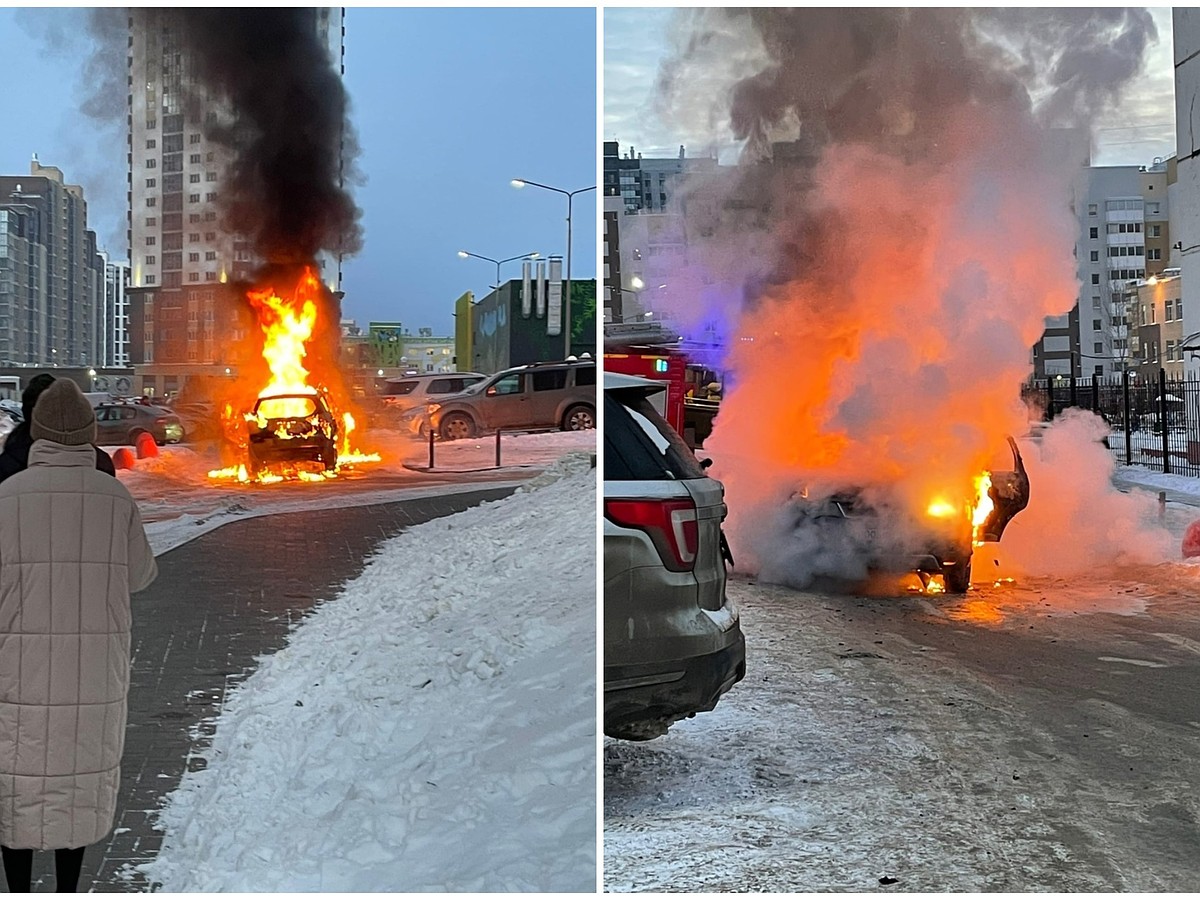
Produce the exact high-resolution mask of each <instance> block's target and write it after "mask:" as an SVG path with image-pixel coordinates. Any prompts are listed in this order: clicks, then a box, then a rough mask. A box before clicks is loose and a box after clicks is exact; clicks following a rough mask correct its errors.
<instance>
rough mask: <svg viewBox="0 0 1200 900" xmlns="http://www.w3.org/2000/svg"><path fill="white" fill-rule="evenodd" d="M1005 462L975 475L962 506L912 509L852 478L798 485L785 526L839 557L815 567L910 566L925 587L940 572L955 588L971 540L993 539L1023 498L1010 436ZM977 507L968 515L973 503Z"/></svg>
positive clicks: (843, 575)
mask: <svg viewBox="0 0 1200 900" xmlns="http://www.w3.org/2000/svg"><path fill="white" fill-rule="evenodd" d="M1008 445H1009V448H1010V449H1011V451H1012V457H1013V468H1012V470H1011V471H991V472H987V473H985V477H984V478H983V479H981V485H982V488H981V496H980V497H979V498H977V502H976V503H973V504H964V505H962V506H957V505H950V504H939V503H934V504H931V505H930V506H929V507H928V508H927V509H925V510H920V511H917V510H913V509H910V508H909V505H906V504H904V503H902V502H900V501H899V499H898V498H897V497H896V494H895V492H894V491H893V490H891V489H889V488H888V487H887V486H882V485H855V486H852V487H846V488H841V489H837V490H834V491H831V492H825V493H823V494H822V495H820V496H818V495H816V494H814V493H813V492H800V493H797V494H794V495H793V496H792V499H791V503H792V510H791V511H792V513H793V514H794V516H793V518H792V523H793V527H794V529H795V533H796V534H797V535H799V534H801V533H803V534H804V535H805V536H806V537H807V538H808V539H810V540H813V541H814V544H815V546H817V547H819V552H820V553H822V554H824V555H826V556H827V557H828V558H830V559H836V560H837V561H838V563H839V565H831V566H827V567H823V569H822V572H821V574H823V575H831V576H832V577H833V578H834V579H835V580H843V581H845V580H849V581H853V580H855V576H856V575H861V576H863V577H866V576H868V575H870V574H871V573H874V572H887V573H902V572H915V573H916V574H917V576H918V577H919V578H920V579H921V583H922V584H923V585H924V586H925V587H926V588H929V587H930V585H931V584H933V583H934V576H939V575H940V576H941V578H942V584H943V585H944V588H945V590H947V591H949V592H951V593H956V594H963V593H966V592H967V590H968V588H970V586H971V558H972V556H973V555H974V551H975V547H976V546H978V545H980V544H983V543H987V542H998V541H999V540H1000V538H1001V536H1002V535H1003V534H1004V529H1005V527H1006V526H1007V525H1008V523H1009V522H1010V521H1011V520H1012V518H1013V517H1014V516H1015V515H1016V514H1017V513H1019V512H1020V511H1021V510H1023V509H1024V508H1025V507H1026V506H1027V505H1028V503H1029V476H1028V475H1027V474H1026V472H1025V464H1024V462H1023V460H1022V459H1021V453H1020V451H1019V450H1018V449H1017V444H1016V442H1015V441H1014V440H1013V439H1012V438H1011V437H1010V438H1009V439H1008ZM977 510H978V511H980V515H978V516H977V517H975V518H974V520H973V518H972V514H973V513H974V512H975V511H977Z"/></svg>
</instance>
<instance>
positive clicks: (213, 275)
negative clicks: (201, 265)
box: [204, 272, 217, 281]
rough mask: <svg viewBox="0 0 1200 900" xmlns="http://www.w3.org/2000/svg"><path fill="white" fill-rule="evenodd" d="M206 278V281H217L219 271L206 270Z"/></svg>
mask: <svg viewBox="0 0 1200 900" xmlns="http://www.w3.org/2000/svg"><path fill="white" fill-rule="evenodd" d="M204 280H205V281H216V280H217V273H216V272H205V273H204Z"/></svg>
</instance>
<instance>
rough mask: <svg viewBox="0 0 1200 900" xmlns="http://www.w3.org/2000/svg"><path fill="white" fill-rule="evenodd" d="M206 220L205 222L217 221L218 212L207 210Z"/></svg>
mask: <svg viewBox="0 0 1200 900" xmlns="http://www.w3.org/2000/svg"><path fill="white" fill-rule="evenodd" d="M204 221H205V222H215V221H217V214H216V213H215V212H206V213H205V214H204Z"/></svg>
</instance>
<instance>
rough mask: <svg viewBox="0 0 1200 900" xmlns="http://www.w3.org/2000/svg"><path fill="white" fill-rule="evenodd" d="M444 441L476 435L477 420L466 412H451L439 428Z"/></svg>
mask: <svg viewBox="0 0 1200 900" xmlns="http://www.w3.org/2000/svg"><path fill="white" fill-rule="evenodd" d="M438 433H439V434H441V437H442V440H443V441H458V440H462V439H463V438H473V437H475V422H474V421H472V419H471V417H470V416H468V415H466V414H465V413H450V415H448V416H446V417H444V418H443V419H442V424H441V426H440V427H439V428H438Z"/></svg>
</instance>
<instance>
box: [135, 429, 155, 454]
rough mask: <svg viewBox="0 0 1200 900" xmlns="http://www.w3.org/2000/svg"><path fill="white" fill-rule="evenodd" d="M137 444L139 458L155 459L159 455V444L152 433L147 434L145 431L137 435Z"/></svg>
mask: <svg viewBox="0 0 1200 900" xmlns="http://www.w3.org/2000/svg"><path fill="white" fill-rule="evenodd" d="M136 446H137V455H138V459H154V457H156V456H158V444H157V443H155V441H154V435H152V434H146V433H145V432H144V431H143V432H142V433H141V434H139V435H138V436H137V444H136Z"/></svg>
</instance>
